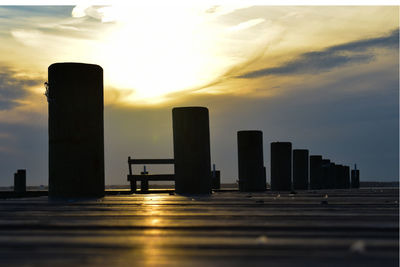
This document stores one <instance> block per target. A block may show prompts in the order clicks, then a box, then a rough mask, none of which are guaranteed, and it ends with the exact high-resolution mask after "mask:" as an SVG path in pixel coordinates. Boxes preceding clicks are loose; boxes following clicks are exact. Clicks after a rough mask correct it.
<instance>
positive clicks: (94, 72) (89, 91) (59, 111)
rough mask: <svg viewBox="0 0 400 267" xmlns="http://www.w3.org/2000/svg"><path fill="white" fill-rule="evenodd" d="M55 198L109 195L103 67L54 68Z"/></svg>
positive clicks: (51, 177) (52, 161) (52, 174)
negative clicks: (106, 192)
mask: <svg viewBox="0 0 400 267" xmlns="http://www.w3.org/2000/svg"><path fill="white" fill-rule="evenodd" d="M46 96H47V100H48V104H49V130H48V131H49V196H50V197H52V198H58V197H102V196H104V126H103V106H104V105H103V69H102V68H101V67H100V66H98V65H92V64H83V63H56V64H52V65H50V67H49V69H48V87H47V90H46Z"/></svg>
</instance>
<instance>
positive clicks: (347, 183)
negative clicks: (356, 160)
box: [344, 166, 351, 188]
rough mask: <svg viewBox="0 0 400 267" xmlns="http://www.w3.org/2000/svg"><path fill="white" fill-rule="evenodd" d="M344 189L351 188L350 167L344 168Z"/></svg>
mask: <svg viewBox="0 0 400 267" xmlns="http://www.w3.org/2000/svg"><path fill="white" fill-rule="evenodd" d="M344 187H345V188H351V184H350V167H349V166H344Z"/></svg>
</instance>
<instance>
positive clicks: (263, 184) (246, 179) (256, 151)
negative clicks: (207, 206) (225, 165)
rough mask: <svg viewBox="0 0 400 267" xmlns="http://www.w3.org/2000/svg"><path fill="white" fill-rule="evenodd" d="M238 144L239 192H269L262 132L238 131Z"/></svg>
mask: <svg viewBox="0 0 400 267" xmlns="http://www.w3.org/2000/svg"><path fill="white" fill-rule="evenodd" d="M237 144H238V167H239V168H238V170H239V190H240V191H243V192H251V191H265V190H267V181H266V177H265V170H264V153H263V136H262V131H238V132H237Z"/></svg>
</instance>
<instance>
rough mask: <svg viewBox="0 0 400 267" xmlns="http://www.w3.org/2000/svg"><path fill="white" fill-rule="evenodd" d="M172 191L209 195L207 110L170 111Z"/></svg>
mask: <svg viewBox="0 0 400 267" xmlns="http://www.w3.org/2000/svg"><path fill="white" fill-rule="evenodd" d="M172 126H173V139H174V160H175V192H176V193H178V194H210V193H211V171H210V170H211V159H210V130H209V118H208V109H207V108H205V107H179V108H173V109H172Z"/></svg>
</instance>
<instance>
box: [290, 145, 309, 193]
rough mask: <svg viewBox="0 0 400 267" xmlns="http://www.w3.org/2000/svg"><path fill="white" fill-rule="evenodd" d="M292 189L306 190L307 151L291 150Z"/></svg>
mask: <svg viewBox="0 0 400 267" xmlns="http://www.w3.org/2000/svg"><path fill="white" fill-rule="evenodd" d="M293 189H295V190H297V189H302V190H307V189H308V150H307V149H293Z"/></svg>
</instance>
